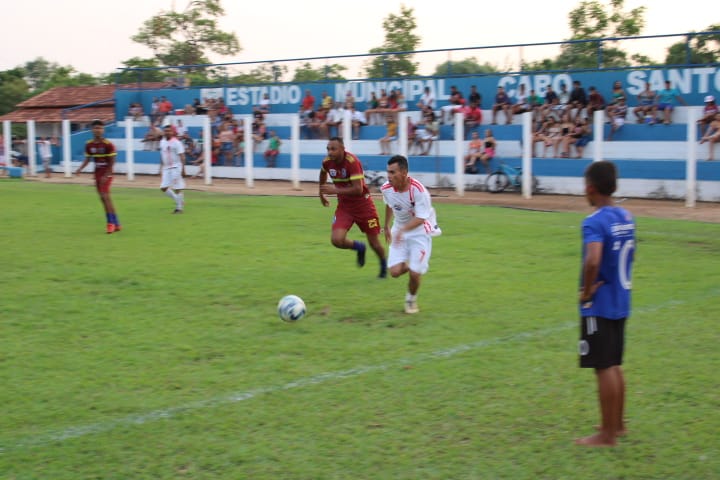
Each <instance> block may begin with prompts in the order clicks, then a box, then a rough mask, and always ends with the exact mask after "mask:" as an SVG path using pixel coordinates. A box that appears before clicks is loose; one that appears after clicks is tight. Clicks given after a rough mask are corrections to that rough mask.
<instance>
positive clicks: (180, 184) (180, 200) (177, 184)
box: [172, 168, 185, 213]
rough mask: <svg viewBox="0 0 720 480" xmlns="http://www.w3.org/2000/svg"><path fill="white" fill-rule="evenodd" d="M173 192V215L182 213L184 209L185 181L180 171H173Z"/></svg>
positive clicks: (176, 169) (175, 169)
mask: <svg viewBox="0 0 720 480" xmlns="http://www.w3.org/2000/svg"><path fill="white" fill-rule="evenodd" d="M172 183H173V186H172V188H173V190H174V191H175V197H176V200H175V213H182V212H183V210H184V209H185V193H184V190H185V179H184V178H183V176H182V169H180V168H174V169H173V178H172Z"/></svg>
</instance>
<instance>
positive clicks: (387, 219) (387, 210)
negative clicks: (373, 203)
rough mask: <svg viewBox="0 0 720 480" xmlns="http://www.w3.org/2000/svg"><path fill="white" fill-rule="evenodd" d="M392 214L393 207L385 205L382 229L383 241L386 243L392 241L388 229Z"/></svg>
mask: <svg viewBox="0 0 720 480" xmlns="http://www.w3.org/2000/svg"><path fill="white" fill-rule="evenodd" d="M393 216H394V212H393V209H392V208H390V205H385V226H384V227H383V230H384V231H385V242H386V243H392V232H391V231H390V222H392V219H393Z"/></svg>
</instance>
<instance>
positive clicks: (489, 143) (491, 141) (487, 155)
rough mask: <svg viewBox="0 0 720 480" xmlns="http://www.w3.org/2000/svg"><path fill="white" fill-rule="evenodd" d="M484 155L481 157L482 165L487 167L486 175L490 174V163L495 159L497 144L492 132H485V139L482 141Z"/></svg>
mask: <svg viewBox="0 0 720 480" xmlns="http://www.w3.org/2000/svg"><path fill="white" fill-rule="evenodd" d="M482 143H483V153H482V155H480V163H482V164H483V165H484V166H485V173H488V174H489V173H490V161H491V160H492V159H493V158H495V149H496V148H497V142H496V141H495V137H494V136H493V132H492V130H490V129H489V128H488V129H487V130H485V138H483V139H482Z"/></svg>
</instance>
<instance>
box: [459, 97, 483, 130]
mask: <svg viewBox="0 0 720 480" xmlns="http://www.w3.org/2000/svg"><path fill="white" fill-rule="evenodd" d="M458 111H460V112H462V113H463V115H464V116H465V118H464V120H463V123H464V124H465V131H464V134H463V135H464V136H467V134H468V132H469V131H471V130H472V129H475V128H477V127H479V126H480V124H481V123H482V110H480V107H479V106H478V104H477V103H475V102H472V103H471V104H470V105H468V106H466V107H462V108H459V109H458Z"/></svg>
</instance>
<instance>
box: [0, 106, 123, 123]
mask: <svg viewBox="0 0 720 480" xmlns="http://www.w3.org/2000/svg"><path fill="white" fill-rule="evenodd" d="M114 105H115V102H110V103H107V104H104V105H96V106H92V107H86V108H80V109H77V110H71V111H69V112H67V113H66V115H65V117H63V116H62V112H63V110H64V109H62V108H21V109H19V110H15V111H14V112H11V113H8V114H6V115H3V116H1V117H0V121H2V120H10V121H11V122H27V121H28V120H35V121H36V122H38V123H52V122H61V121H62V120H63V118H67V119H68V120H70V121H71V122H73V123H90V122H91V121H93V120H95V119H96V118H97V119H99V120H102V121H104V122H113V121H114V120H115V106H114Z"/></svg>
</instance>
